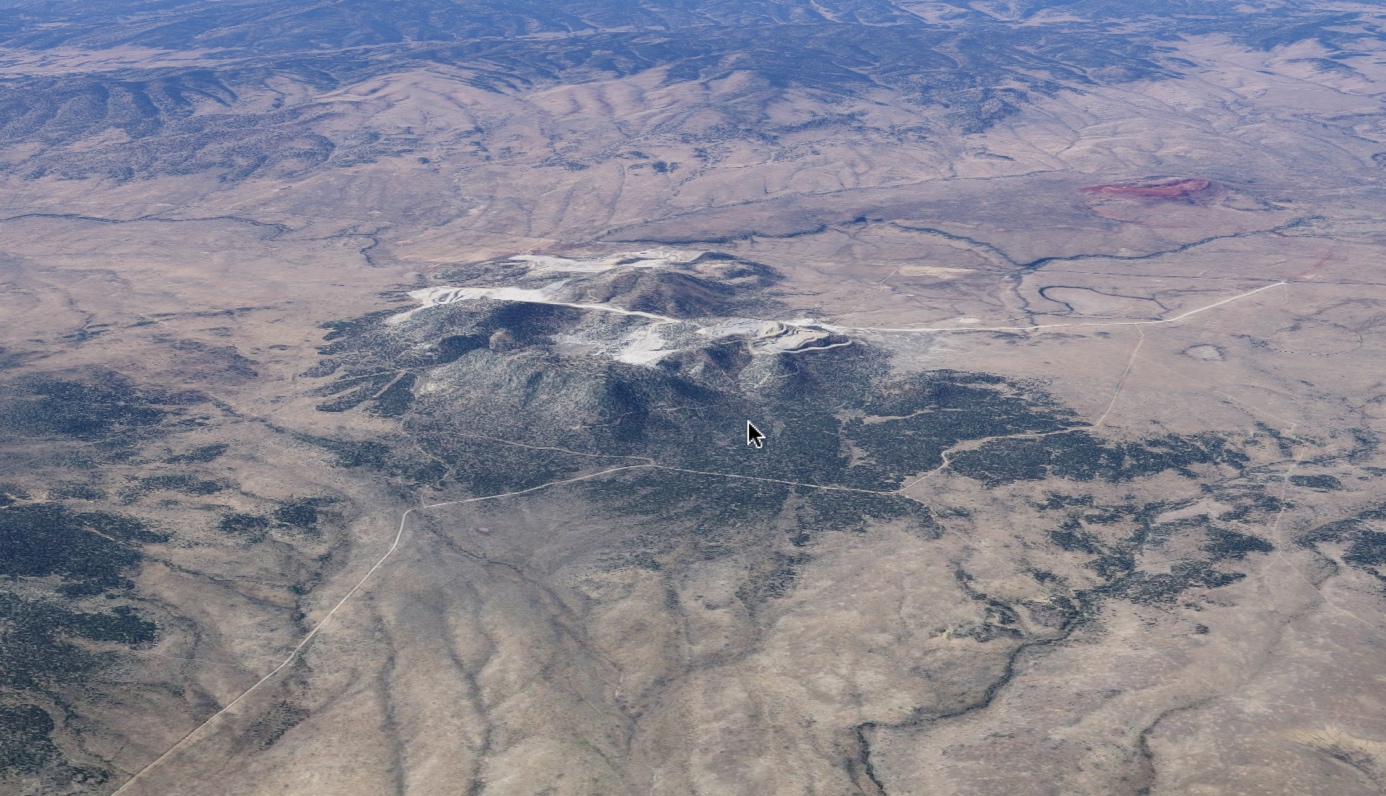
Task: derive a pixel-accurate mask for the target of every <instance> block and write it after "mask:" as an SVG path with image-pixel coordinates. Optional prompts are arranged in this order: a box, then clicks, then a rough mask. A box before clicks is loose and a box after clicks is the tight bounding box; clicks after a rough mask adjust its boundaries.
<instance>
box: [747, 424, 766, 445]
mask: <svg viewBox="0 0 1386 796" xmlns="http://www.w3.org/2000/svg"><path fill="white" fill-rule="evenodd" d="M746 444H747V445H751V446H754V447H755V449H756V450H760V449H761V448H763V447H765V435H764V434H762V433H760V429H758V428H756V426H755V424H754V423H752V422H751V421H749V420H747V421H746Z"/></svg>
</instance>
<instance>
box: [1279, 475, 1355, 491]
mask: <svg viewBox="0 0 1386 796" xmlns="http://www.w3.org/2000/svg"><path fill="white" fill-rule="evenodd" d="M1290 483H1291V484H1294V485H1295V486H1302V487H1305V488H1307V489H1323V490H1338V489H1342V488H1343V482H1342V481H1339V480H1338V479H1337V478H1334V477H1333V476H1331V475H1292V476H1290Z"/></svg>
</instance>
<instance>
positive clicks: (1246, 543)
mask: <svg viewBox="0 0 1386 796" xmlns="http://www.w3.org/2000/svg"><path fill="white" fill-rule="evenodd" d="M1207 536H1208V541H1207V543H1205V544H1204V545H1203V549H1204V550H1205V551H1206V552H1208V553H1211V554H1212V555H1213V557H1214V559H1215V560H1218V561H1222V560H1226V559H1232V560H1241V559H1243V558H1246V554H1247V553H1269V552H1271V551H1272V550H1274V549H1275V545H1273V544H1271V543H1270V542H1267V541H1266V540H1265V539H1262V538H1260V537H1258V536H1252V535H1251V534H1247V533H1239V532H1237V531H1232V530H1228V529H1226V528H1210V529H1208V531H1207Z"/></svg>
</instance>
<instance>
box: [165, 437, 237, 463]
mask: <svg viewBox="0 0 1386 796" xmlns="http://www.w3.org/2000/svg"><path fill="white" fill-rule="evenodd" d="M230 447H231V446H230V445H227V444H225V443H220V442H218V443H214V444H212V445H200V446H198V447H196V448H193V449H191V450H188V451H185V452H183V453H179V454H175V455H173V456H170V457H168V458H167V459H164V462H165V463H166V464H206V463H207V462H211V461H216V460H217V459H218V458H220V457H221V455H222V454H223V453H226V451H227V450H228V449H229V448H230Z"/></svg>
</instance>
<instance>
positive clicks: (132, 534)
mask: <svg viewBox="0 0 1386 796" xmlns="http://www.w3.org/2000/svg"><path fill="white" fill-rule="evenodd" d="M167 540H168V536H167V534H163V533H160V532H157V531H153V530H151V529H149V528H148V527H147V526H145V524H144V523H142V522H140V521H139V520H136V519H134V518H132V517H126V516H122V515H118V514H110V513H107V512H101V511H93V512H73V511H69V510H68V509H67V508H66V507H65V506H63V505H62V504H60V503H34V504H27V505H18V506H9V507H6V508H0V550H4V551H5V554H4V555H0V575H6V576H9V577H48V576H57V577H59V578H61V579H62V580H63V585H62V587H61V590H62V591H63V592H64V593H66V594H70V595H74V596H80V595H89V594H99V593H101V592H103V591H106V590H109V589H125V588H129V587H130V585H131V583H130V581H129V580H128V579H126V577H125V575H124V573H125V572H126V571H127V570H129V569H130V568H132V567H134V566H135V565H136V564H137V563H139V560H140V558H141V554H140V552H139V547H138V546H139V544H141V543H148V542H163V541H167Z"/></svg>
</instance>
